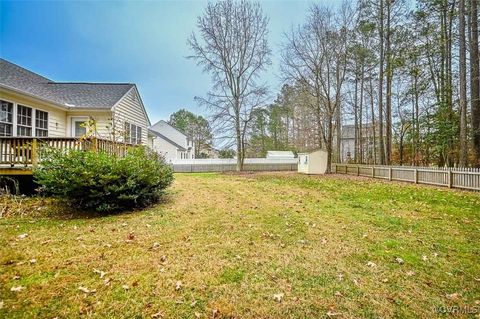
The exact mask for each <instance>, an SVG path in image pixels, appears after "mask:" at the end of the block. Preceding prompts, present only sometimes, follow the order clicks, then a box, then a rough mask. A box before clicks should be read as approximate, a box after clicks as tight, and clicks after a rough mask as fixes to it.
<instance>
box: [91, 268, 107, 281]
mask: <svg viewBox="0 0 480 319" xmlns="http://www.w3.org/2000/svg"><path fill="white" fill-rule="evenodd" d="M93 272H94V273H96V274H99V275H100V279H103V277H105V275H106V274H107V273H106V272H105V271H101V270H98V269H93Z"/></svg>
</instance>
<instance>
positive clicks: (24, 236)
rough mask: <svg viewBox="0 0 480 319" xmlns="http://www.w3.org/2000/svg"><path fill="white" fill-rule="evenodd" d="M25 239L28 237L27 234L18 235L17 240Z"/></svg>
mask: <svg viewBox="0 0 480 319" xmlns="http://www.w3.org/2000/svg"><path fill="white" fill-rule="evenodd" d="M27 237H28V234H20V235H18V238H20V239H25V238H27Z"/></svg>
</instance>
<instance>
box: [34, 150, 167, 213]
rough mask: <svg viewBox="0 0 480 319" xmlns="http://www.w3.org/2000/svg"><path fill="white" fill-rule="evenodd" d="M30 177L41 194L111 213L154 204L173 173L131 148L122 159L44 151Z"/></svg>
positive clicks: (147, 153)
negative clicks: (32, 177) (38, 186)
mask: <svg viewBox="0 0 480 319" xmlns="http://www.w3.org/2000/svg"><path fill="white" fill-rule="evenodd" d="M34 178H35V180H36V182H37V183H38V184H39V185H40V191H41V193H44V194H46V195H50V196H54V197H57V198H60V199H63V200H65V201H66V202H67V203H68V204H70V205H72V206H74V207H79V208H81V209H85V210H96V211H98V212H113V211H120V210H124V209H128V208H135V207H145V206H147V205H150V204H153V203H155V202H158V201H159V200H160V198H161V196H162V194H163V193H164V191H165V189H166V188H167V187H168V186H169V185H170V184H171V183H172V181H173V173H172V169H171V168H170V167H169V166H168V165H167V164H165V162H164V160H163V158H162V157H161V156H159V155H158V154H157V153H155V152H154V151H152V150H150V149H148V148H146V147H135V148H132V149H131V150H130V151H129V152H128V154H127V155H126V156H125V157H116V156H114V155H109V154H107V153H105V152H101V151H100V152H94V151H79V150H59V149H55V148H46V149H44V150H43V151H42V152H41V165H40V166H39V167H38V168H37V169H35V170H34Z"/></svg>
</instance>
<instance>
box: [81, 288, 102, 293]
mask: <svg viewBox="0 0 480 319" xmlns="http://www.w3.org/2000/svg"><path fill="white" fill-rule="evenodd" d="M78 290H80V291H81V292H84V293H86V294H94V293H95V292H97V290H95V289H92V290H90V289H88V288H85V287H78Z"/></svg>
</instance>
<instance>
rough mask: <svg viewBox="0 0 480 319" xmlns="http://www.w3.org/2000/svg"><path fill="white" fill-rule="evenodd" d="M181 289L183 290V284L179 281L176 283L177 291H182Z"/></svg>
mask: <svg viewBox="0 0 480 319" xmlns="http://www.w3.org/2000/svg"><path fill="white" fill-rule="evenodd" d="M180 289H182V282H181V281H180V280H178V281H177V282H176V283H175V290H180Z"/></svg>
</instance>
